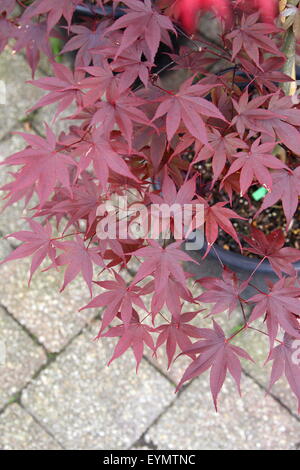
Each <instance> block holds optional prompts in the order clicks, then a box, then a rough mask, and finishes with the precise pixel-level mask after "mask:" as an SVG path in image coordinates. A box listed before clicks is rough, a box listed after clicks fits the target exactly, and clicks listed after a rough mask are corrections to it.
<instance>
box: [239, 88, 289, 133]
mask: <svg viewBox="0 0 300 470" xmlns="http://www.w3.org/2000/svg"><path fill="white" fill-rule="evenodd" d="M268 98H269V95H263V96H258V97H256V98H251V99H250V101H249V93H248V89H246V90H245V91H244V93H243V94H242V96H241V97H240V99H239V102H238V103H237V101H235V100H234V99H232V103H233V106H234V108H235V110H236V112H237V115H236V116H234V118H233V119H232V122H231V124H232V125H235V126H236V129H237V131H238V133H239V135H240V137H241V138H243V136H244V133H245V131H246V130H248V129H250V130H254V131H256V132H260V131H261V127H259V126H262V123H263V122H265V121H267V120H271V119H273V118H278V117H279V118H280V115H279V114H278V113H276V114H275V113H274V112H273V111H271V110H269V109H264V108H261V105H263V104H264V103H265V102H266V101H267V99H268ZM269 135H270V133H269ZM272 135H274V132H273V133H272Z"/></svg>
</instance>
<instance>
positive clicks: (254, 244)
mask: <svg viewBox="0 0 300 470" xmlns="http://www.w3.org/2000/svg"><path fill="white" fill-rule="evenodd" d="M244 240H245V241H246V242H247V243H248V245H250V248H245V249H246V250H247V251H249V252H250V253H254V254H256V255H259V256H263V257H264V258H267V259H268V260H269V262H270V264H271V266H272V268H273V270H274V271H275V273H276V274H277V276H278V277H282V273H283V272H284V273H286V274H289V275H290V276H294V275H295V274H296V271H295V268H294V267H293V265H292V263H295V262H296V261H299V260H300V251H299V250H297V249H296V248H292V247H285V248H284V244H285V237H284V234H283V231H282V230H281V229H278V230H274V231H273V232H271V233H269V234H268V235H265V234H264V233H263V232H262V231H261V230H259V229H257V228H256V227H253V226H252V227H251V237H244Z"/></svg>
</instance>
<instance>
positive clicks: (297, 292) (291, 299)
mask: <svg viewBox="0 0 300 470" xmlns="http://www.w3.org/2000/svg"><path fill="white" fill-rule="evenodd" d="M296 282H297V281H296V280H295V279H293V278H282V279H280V280H279V281H277V282H276V283H274V284H273V283H270V287H269V290H268V292H267V293H260V294H256V295H254V296H253V297H251V298H250V299H249V302H254V303H255V304H256V305H255V307H254V309H253V310H252V313H251V316H250V318H249V323H251V322H253V321H254V320H256V319H257V318H260V317H262V316H263V315H265V314H266V323H267V328H268V334H269V337H270V344H271V346H273V343H274V341H275V338H276V336H277V332H278V328H279V325H280V326H281V327H282V328H283V330H284V331H285V332H286V333H289V334H290V335H292V336H295V337H299V338H300V329H299V323H298V321H297V317H296V316H300V298H299V297H300V288H299V287H297V284H296Z"/></svg>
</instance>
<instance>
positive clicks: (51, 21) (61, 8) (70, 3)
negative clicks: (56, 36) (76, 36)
mask: <svg viewBox="0 0 300 470" xmlns="http://www.w3.org/2000/svg"><path fill="white" fill-rule="evenodd" d="M79 3H82V0H36V1H35V2H33V3H32V4H31V5H30V6H29V7H27V8H26V10H25V11H24V13H23V16H22V20H24V21H26V20H28V19H30V18H32V17H33V16H38V15H43V14H45V13H47V15H48V18H47V25H48V26H47V29H48V32H50V31H51V29H52V28H53V27H54V26H55V25H56V24H57V23H58V22H59V20H60V18H61V17H62V16H63V17H64V18H65V20H66V21H67V23H68V26H69V27H70V24H71V20H72V16H73V13H74V10H75V8H76V6H77V5H79Z"/></svg>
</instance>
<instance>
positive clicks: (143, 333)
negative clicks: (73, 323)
mask: <svg viewBox="0 0 300 470" xmlns="http://www.w3.org/2000/svg"><path fill="white" fill-rule="evenodd" d="M154 331H155V330H154V328H151V327H150V326H148V325H145V324H143V323H140V320H139V316H138V314H137V312H136V311H135V310H133V315H132V319H131V321H130V323H129V325H119V326H114V327H113V328H110V329H109V330H108V331H107V332H106V333H104V334H103V333H99V335H98V338H99V337H109V338H114V337H118V336H119V337H120V339H119V342H118V344H117V345H116V347H115V349H114V352H113V355H112V358H111V359H110V361H109V363H108V365H110V364H111V363H112V361H114V360H115V359H117V358H118V357H120V356H121V355H122V354H124V352H125V351H127V349H128V348H132V350H133V353H134V356H135V360H136V371H137V370H138V368H139V365H140V363H141V360H142V357H143V353H144V344H146V345H147V346H148V347H149V348H150V349H151V350H152V351H153V353H155V346H154V342H153V339H152V336H151V334H150V333H152V332H154Z"/></svg>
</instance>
